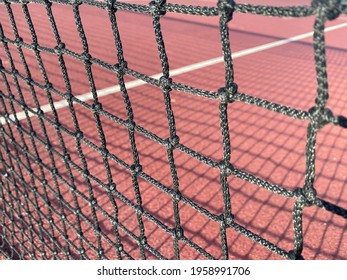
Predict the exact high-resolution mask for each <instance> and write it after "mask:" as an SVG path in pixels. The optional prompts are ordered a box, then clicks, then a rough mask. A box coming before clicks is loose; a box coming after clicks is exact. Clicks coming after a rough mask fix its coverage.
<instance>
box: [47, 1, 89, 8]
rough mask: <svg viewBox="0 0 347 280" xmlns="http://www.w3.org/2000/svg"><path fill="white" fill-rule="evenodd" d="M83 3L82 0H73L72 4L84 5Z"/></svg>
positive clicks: (76, 5)
mask: <svg viewBox="0 0 347 280" xmlns="http://www.w3.org/2000/svg"><path fill="white" fill-rule="evenodd" d="M46 1H47V0H46ZM82 3H83V1H82V0H73V1H72V6H75V7H78V6H79V5H82Z"/></svg>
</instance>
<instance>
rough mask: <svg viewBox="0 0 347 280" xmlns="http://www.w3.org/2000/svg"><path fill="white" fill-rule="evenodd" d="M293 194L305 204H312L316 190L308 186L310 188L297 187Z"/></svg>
mask: <svg viewBox="0 0 347 280" xmlns="http://www.w3.org/2000/svg"><path fill="white" fill-rule="evenodd" d="M294 195H295V197H297V199H298V200H299V201H300V202H302V203H303V204H304V205H305V206H312V205H313V202H314V200H315V199H316V196H317V192H316V190H315V189H313V188H310V189H302V188H297V189H295V190H294Z"/></svg>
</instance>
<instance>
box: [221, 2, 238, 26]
mask: <svg viewBox="0 0 347 280" xmlns="http://www.w3.org/2000/svg"><path fill="white" fill-rule="evenodd" d="M235 5H236V3H235V1H234V0H218V3H217V7H218V13H219V16H225V18H226V20H227V22H229V21H231V20H232V19H233V13H234V10H235Z"/></svg>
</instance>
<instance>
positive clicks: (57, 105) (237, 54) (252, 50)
mask: <svg viewBox="0 0 347 280" xmlns="http://www.w3.org/2000/svg"><path fill="white" fill-rule="evenodd" d="M344 27H347V23H342V24H338V25H334V26H331V27H327V28H325V32H330V31H334V30H337V29H340V28H344ZM311 36H313V32H307V33H304V34H301V35H297V36H293V37H290V38H287V39H282V40H278V41H275V42H271V43H267V44H263V45H260V46H257V47H253V48H249V49H246V50H242V51H238V52H235V53H233V55H232V57H233V59H235V58H239V57H243V56H246V55H250V54H254V53H258V52H261V51H265V50H268V49H272V48H276V47H279V46H283V45H286V44H289V43H291V42H295V41H299V40H302V39H306V38H309V37H311ZM223 61H224V58H223V56H220V57H216V58H212V59H208V60H205V61H201V62H198V63H194V64H191V65H187V66H184V67H180V68H177V69H174V70H171V71H170V77H174V76H178V75H181V74H184V73H188V72H192V71H195V70H198V69H202V68H205V67H208V66H212V65H215V64H218V63H222V62H223ZM162 75H163V74H162V73H158V74H154V75H152V76H151V77H152V78H154V79H159V78H160V77H161V76H162ZM145 84H147V83H146V82H144V81H142V80H135V81H130V82H127V83H125V86H126V88H127V89H131V88H136V87H139V86H142V85H145ZM119 91H120V87H119V85H116V86H112V87H107V88H103V89H100V90H98V91H97V94H98V97H103V96H107V95H109V94H112V93H116V92H119ZM75 97H76V98H78V99H79V100H81V101H88V100H92V99H93V94H92V93H91V92H88V93H84V94H81V95H77V96H75ZM67 106H68V103H67V101H66V100H61V101H57V102H54V107H55V109H56V110H58V109H62V108H65V107H67ZM32 110H35V108H32ZM41 110H42V111H43V112H45V113H47V112H51V111H52V108H51V105H50V104H46V105H43V106H41ZM33 115H34V114H32V113H29V116H30V117H32V116H33ZM16 116H17V119H18V120H19V121H20V120H23V119H25V112H24V111H22V112H19V113H17V114H16ZM9 117H10V118H11V119H12V120H14V115H13V114H11V115H10V116H9ZM0 122H1V124H6V120H5V118H4V117H1V118H0Z"/></svg>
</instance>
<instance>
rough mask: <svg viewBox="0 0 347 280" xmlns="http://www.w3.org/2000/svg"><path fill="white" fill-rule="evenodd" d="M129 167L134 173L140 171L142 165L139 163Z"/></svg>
mask: <svg viewBox="0 0 347 280" xmlns="http://www.w3.org/2000/svg"><path fill="white" fill-rule="evenodd" d="M130 169H131V171H132V172H133V173H134V174H138V173H140V172H141V171H142V166H141V165H140V164H133V165H132V166H131V167H130Z"/></svg>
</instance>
